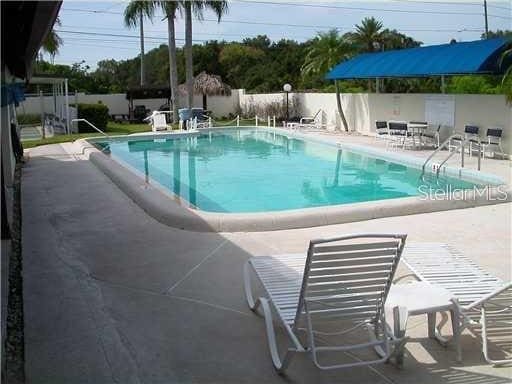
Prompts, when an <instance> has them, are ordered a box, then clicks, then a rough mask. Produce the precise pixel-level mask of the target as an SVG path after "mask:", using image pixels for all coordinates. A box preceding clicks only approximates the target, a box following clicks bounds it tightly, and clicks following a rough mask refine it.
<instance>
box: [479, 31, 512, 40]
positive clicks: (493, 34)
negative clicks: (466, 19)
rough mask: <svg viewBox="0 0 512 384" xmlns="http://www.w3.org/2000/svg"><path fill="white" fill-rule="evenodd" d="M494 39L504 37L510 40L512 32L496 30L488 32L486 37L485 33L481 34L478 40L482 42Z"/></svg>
mask: <svg viewBox="0 0 512 384" xmlns="http://www.w3.org/2000/svg"><path fill="white" fill-rule="evenodd" d="M495 37H505V38H507V39H512V31H511V30H508V29H505V30H501V29H498V30H496V31H489V36H488V37H486V36H485V33H482V35H481V36H480V38H481V39H482V40H485V39H487V38H489V39H494V38H495Z"/></svg>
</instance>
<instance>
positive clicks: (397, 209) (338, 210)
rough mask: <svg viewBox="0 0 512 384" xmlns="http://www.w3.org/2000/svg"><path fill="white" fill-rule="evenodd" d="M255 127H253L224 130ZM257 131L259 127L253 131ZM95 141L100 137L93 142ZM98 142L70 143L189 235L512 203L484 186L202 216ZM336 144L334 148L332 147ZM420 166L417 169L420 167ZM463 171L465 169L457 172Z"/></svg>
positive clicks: (507, 191) (503, 192)
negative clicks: (428, 196) (431, 195)
mask: <svg viewBox="0 0 512 384" xmlns="http://www.w3.org/2000/svg"><path fill="white" fill-rule="evenodd" d="M230 128H231V129H236V128H255V127H253V126H252V127H249V126H244V127H230ZM259 128H262V127H259ZM264 128H265V129H269V130H271V131H274V132H276V133H286V134H287V135H288V136H294V137H297V138H304V139H307V140H310V141H315V142H320V143H324V144H328V145H331V146H332V145H333V143H332V142H331V141H327V140H325V139H321V138H318V137H312V136H309V135H307V134H304V133H298V132H290V131H289V130H283V129H281V128H266V127H264ZM222 129H225V128H210V129H204V130H201V132H208V131H217V130H222ZM201 132H198V131H191V132H176V133H174V132H165V133H162V132H157V133H149V134H148V133H144V134H136V135H129V136H110V138H116V139H117V138H120V139H121V138H124V139H128V138H129V137H134V136H137V137H148V138H150V139H154V138H155V137H160V136H169V135H170V136H173V137H179V136H184V137H187V136H192V135H197V134H200V133H201ZM99 139H101V138H99ZM95 140H98V138H88V139H79V140H77V141H75V144H76V145H78V146H79V149H80V152H81V153H82V154H83V155H84V156H85V157H86V158H87V159H88V160H90V161H91V163H93V164H94V165H95V166H96V167H98V168H99V169H100V170H101V171H102V172H103V173H105V174H106V175H107V176H108V177H109V178H110V179H111V180H112V181H113V182H114V183H115V184H116V185H117V186H118V187H119V188H120V189H121V190H122V191H123V192H124V193H125V194H126V195H127V196H128V197H130V198H131V199H132V200H133V201H134V202H135V203H136V204H138V205H139V206H140V207H141V208H142V209H143V210H144V211H145V212H146V213H147V214H148V215H150V216H151V217H153V218H154V219H156V220H157V221H159V222H161V223H162V224H165V225H168V226H171V227H174V228H180V229H185V230H190V231H200V232H260V231H275V230H284V229H295V228H307V227H314V226H323V225H331V224H343V223H349V222H356V221H364V220H371V219H378V218H383V217H392V216H406V215H413V214H419V213H429V212H436V211H446V210H451V209H463V208H472V207H477V206H482V205H492V204H499V203H505V202H511V201H512V188H511V187H510V186H508V185H503V184H502V185H499V186H498V185H496V186H491V187H488V189H487V190H486V193H485V194H479V193H475V191H472V190H467V191H464V192H463V191H456V192H453V193H451V194H448V195H445V196H444V197H442V198H441V199H439V200H425V199H423V198H422V197H421V195H419V196H412V197H403V198H395V199H386V200H377V201H370V202H361V203H353V204H344V205H330V206H322V207H314V208H302V209H294V210H286V211H271V212H251V213H217V212H206V211H202V210H199V209H192V208H189V207H187V206H184V205H180V204H179V203H178V202H177V201H175V200H174V199H172V198H171V197H170V196H169V193H166V192H165V191H163V190H162V188H161V187H159V186H158V185H157V184H155V185H153V184H152V183H147V182H146V181H145V179H144V178H143V177H141V175H140V174H137V173H136V172H133V170H130V169H129V168H127V167H125V166H123V165H121V164H120V163H119V162H117V161H116V160H113V159H112V158H111V157H110V156H108V155H106V154H105V153H103V152H101V151H100V150H98V148H96V147H95V146H94V145H92V144H91V143H90V142H89V141H95ZM334 145H336V144H334ZM338 145H339V146H340V147H341V148H345V149H348V150H350V149H353V150H355V151H357V152H363V153H367V154H371V155H374V156H378V157H380V158H384V159H388V160H392V161H399V162H401V163H404V164H406V165H411V166H415V167H417V166H418V163H421V164H422V163H423V162H422V161H421V159H418V158H414V157H412V156H407V155H403V154H397V153H387V152H384V151H382V150H378V149H375V148H372V147H368V146H364V145H359V144H349V143H338ZM421 164H420V167H421ZM445 168H446V169H445V172H446V174H447V175H456V176H460V175H461V172H459V171H458V170H454V169H452V168H451V167H445ZM463 171H465V170H463ZM475 172H476V171H471V170H467V172H463V173H462V176H463V178H464V179H474V178H475ZM478 176H480V177H478V178H477V179H478V180H480V181H482V180H486V181H487V180H488V181H489V182H493V183H496V182H498V181H501V179H499V178H498V177H496V176H494V175H490V174H484V173H478Z"/></svg>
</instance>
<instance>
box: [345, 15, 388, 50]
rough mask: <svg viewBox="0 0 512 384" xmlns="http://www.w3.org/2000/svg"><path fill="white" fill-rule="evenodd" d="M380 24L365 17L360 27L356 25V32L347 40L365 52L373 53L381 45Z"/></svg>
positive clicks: (372, 18)
mask: <svg viewBox="0 0 512 384" xmlns="http://www.w3.org/2000/svg"><path fill="white" fill-rule="evenodd" d="M382 27H383V25H382V23H381V22H380V21H378V20H377V19H375V18H374V17H365V18H364V19H363V20H362V21H361V25H356V32H353V33H350V34H349V38H351V40H352V41H353V42H354V43H355V44H356V45H358V46H360V47H361V49H362V50H363V51H365V52H373V51H375V50H376V49H378V48H379V46H380V44H381V43H382Z"/></svg>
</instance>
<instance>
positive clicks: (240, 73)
mask: <svg viewBox="0 0 512 384" xmlns="http://www.w3.org/2000/svg"><path fill="white" fill-rule="evenodd" d="M264 57H265V53H264V52H263V51H262V50H261V49H258V48H254V47H250V46H247V45H244V44H240V43H233V44H228V45H226V46H225V47H224V48H223V49H222V51H221V52H220V56H219V62H220V64H221V65H222V66H223V67H224V68H229V71H227V74H226V82H227V83H228V84H230V85H231V86H232V87H234V88H239V87H241V86H243V85H244V84H243V82H242V81H240V79H242V78H243V77H244V73H245V72H246V71H247V69H248V68H251V67H253V66H256V65H258V63H259V62H260V61H261V60H263V58H264ZM256 73H259V71H257V70H255V69H254V70H253V73H252V75H254V74H256Z"/></svg>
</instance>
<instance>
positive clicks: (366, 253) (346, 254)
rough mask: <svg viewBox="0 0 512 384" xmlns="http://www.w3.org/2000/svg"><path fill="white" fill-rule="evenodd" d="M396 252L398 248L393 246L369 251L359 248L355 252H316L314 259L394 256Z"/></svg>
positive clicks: (315, 260)
mask: <svg viewBox="0 0 512 384" xmlns="http://www.w3.org/2000/svg"><path fill="white" fill-rule="evenodd" d="M395 253H396V249H391V248H387V249H377V250H369V251H365V250H358V251H355V252H338V251H333V252H329V253H327V252H325V253H321V254H319V255H316V254H315V257H314V259H313V262H317V261H320V260H329V261H331V260H336V259H351V258H354V259H358V258H361V257H366V258H368V257H379V256H394V255H395Z"/></svg>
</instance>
